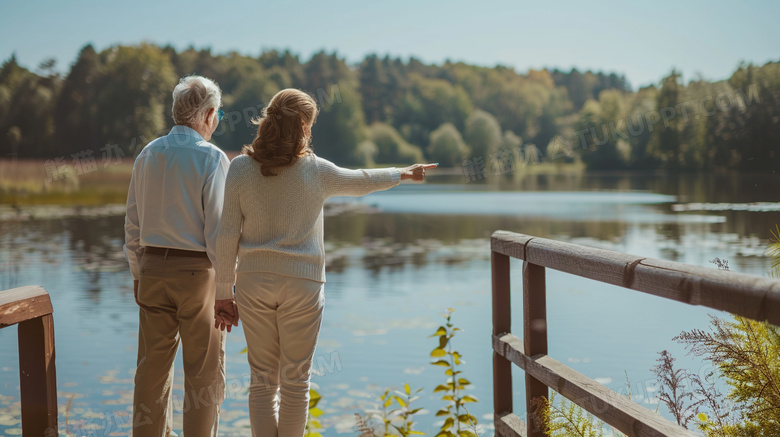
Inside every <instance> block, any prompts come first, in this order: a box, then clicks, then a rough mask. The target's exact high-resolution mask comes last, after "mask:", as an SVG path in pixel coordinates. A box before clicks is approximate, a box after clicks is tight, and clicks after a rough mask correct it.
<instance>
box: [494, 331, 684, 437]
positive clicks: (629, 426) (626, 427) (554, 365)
mask: <svg viewBox="0 0 780 437" xmlns="http://www.w3.org/2000/svg"><path fill="white" fill-rule="evenodd" d="M493 350H495V351H496V352H497V353H498V354H500V355H501V356H503V357H505V358H507V359H508V360H510V361H512V362H513V363H515V364H516V365H517V366H519V367H520V368H521V369H523V370H525V372H526V373H527V374H530V375H532V376H533V377H534V378H536V379H538V380H539V381H541V382H543V383H544V384H545V385H547V386H548V387H550V388H552V389H553V390H555V391H557V392H558V393H560V394H561V395H563V396H565V397H566V398H568V399H569V400H571V401H572V402H574V403H575V404H577V405H579V406H580V407H582V408H584V409H585V410H587V411H589V412H590V413H591V414H593V415H594V416H596V417H598V418H599V419H601V420H603V421H604V422H606V423H608V424H609V425H611V426H612V427H614V428H615V429H617V430H619V431H621V432H623V433H624V434H626V435H627V436H629V437H669V436H674V437H695V436H697V434H695V433H693V432H691V431H689V430H687V429H685V428H683V427H681V426H678V425H676V424H673V423H671V422H669V421H667V420H666V419H664V418H663V417H661V415H659V414H656V413H654V412H652V411H650V410H648V409H646V408H643V407H641V406H640V405H637V404H636V403H634V402H632V401H631V400H630V399H628V398H627V397H625V396H622V395H620V394H618V393H616V392H614V391H612V390H610V389H608V388H607V387H604V386H603V385H601V384H599V383H598V382H596V381H594V380H592V379H590V378H588V377H587V376H585V375H583V374H581V373H579V372H577V371H575V370H574V369H571V368H570V367H567V366H565V365H564V364H562V363H560V362H558V361H556V360H554V359H552V358H550V357H549V356H547V355H536V356H533V357H529V356H527V355H525V353H524V352H523V342H522V340H521V339H520V338H518V337H516V336H514V335H512V334H505V335H503V336H500V337H499V336H494V337H493Z"/></svg>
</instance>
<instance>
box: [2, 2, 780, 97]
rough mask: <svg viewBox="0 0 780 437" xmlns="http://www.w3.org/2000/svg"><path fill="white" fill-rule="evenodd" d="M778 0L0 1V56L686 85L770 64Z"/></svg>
mask: <svg viewBox="0 0 780 437" xmlns="http://www.w3.org/2000/svg"><path fill="white" fill-rule="evenodd" d="M779 16H780V1H777V0H771V1H770V0H764V1H758V0H743V1H739V2H737V1H719V0H709V1H700V0H675V1H667V0H660V1H653V2H637V1H596V0H592V1H581V0H580V1H568V0H566V1H559V2H554V1H548V2H540V1H536V2H531V1H521V0H514V1H494V2H489V1H473V0H471V1H460V0H450V1H425V0H397V1H394V2H392V3H391V2H378V1H377V2H374V1H370V0H358V1H352V0H350V1H284V2H282V1H274V2H269V1H253V2H244V1H224V0H223V1H217V0H212V1H200V0H193V1H190V2H173V1H169V0H134V1H123V2H116V1H107V0H68V1H59V0H16V1H10V0H0V58H1V59H8V57H9V56H10V55H11V54H12V53H14V52H16V54H17V57H18V59H19V61H20V63H22V64H23V65H25V66H27V67H28V68H33V69H34V68H36V67H37V65H38V64H39V63H40V61H41V60H43V59H45V58H50V57H53V58H55V59H57V61H58V70H60V71H63V70H67V68H68V66H69V65H70V64H71V63H72V62H73V61H74V59H75V57H76V54H77V53H78V51H79V49H80V48H81V47H82V46H84V45H85V44H86V43H92V44H93V45H94V46H95V48H96V49H98V50H102V49H104V48H106V47H108V46H110V45H112V44H117V43H119V44H135V43H139V42H142V41H150V42H154V43H158V44H167V43H170V44H172V45H173V46H174V47H176V48H178V49H183V48H186V47H187V46H189V45H194V46H195V47H197V48H203V47H211V48H212V50H213V51H215V52H227V51H231V50H235V51H238V52H240V53H243V54H248V55H257V54H259V53H260V51H261V50H262V49H269V48H276V49H285V48H288V49H290V50H292V51H293V52H295V53H298V54H300V55H301V56H302V57H303V58H304V59H308V57H309V56H310V55H311V54H312V53H314V52H316V51H318V50H320V49H325V50H327V51H333V50H336V51H337V52H338V53H339V54H340V55H342V56H344V57H346V58H347V60H348V61H350V62H357V61H359V60H360V59H362V58H363V56H364V55H366V54H368V53H378V54H382V55H383V54H390V55H393V56H401V57H403V58H407V57H408V56H415V57H417V58H420V59H422V60H423V61H426V62H437V63H439V62H442V61H444V60H445V59H451V60H455V61H464V62H468V63H473V64H478V65H485V66H494V65H496V64H502V65H506V66H511V67H514V68H515V69H517V70H518V71H520V72H525V71H526V70H528V69H529V68H543V67H550V68H552V67H559V68H563V69H569V68H571V67H572V66H575V67H577V68H579V69H581V70H585V69H596V70H605V71H614V72H617V73H622V74H625V75H626V76H627V78H628V79H629V81H630V82H631V84H632V85H633V86H634V87H635V88H636V87H637V86H641V85H646V84H649V83H653V82H658V81H659V80H660V79H661V78H662V77H663V76H664V75H666V74H667V73H668V72H669V71H670V70H671V69H672V68H673V67H675V68H677V69H678V70H679V71H682V72H683V75H684V78H686V79H690V78H692V77H693V76H694V75H695V74H697V73H698V74H701V75H702V76H704V77H705V78H707V79H711V80H718V79H724V78H726V77H728V76H729V75H730V74H731V72H732V71H734V69H735V68H736V66H737V65H738V64H739V62H740V61H747V62H753V63H755V64H764V63H765V62H767V61H770V60H780V26H778V25H777V18H778V17H779Z"/></svg>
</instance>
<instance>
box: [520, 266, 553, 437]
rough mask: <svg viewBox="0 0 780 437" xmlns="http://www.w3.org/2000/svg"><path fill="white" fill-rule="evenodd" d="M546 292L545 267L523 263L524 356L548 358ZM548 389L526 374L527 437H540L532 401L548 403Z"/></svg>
mask: <svg viewBox="0 0 780 437" xmlns="http://www.w3.org/2000/svg"><path fill="white" fill-rule="evenodd" d="M546 294H547V291H546V285H545V272H544V267H542V266H539V265H536V264H531V263H529V262H527V261H523V343H524V344H523V346H524V349H525V355H527V356H529V357H533V356H534V355H539V354H543V355H547V302H546V301H547V296H546ZM548 395H549V393H548V391H547V386H546V385H545V384H543V383H542V382H540V381H539V380H538V379H536V378H534V377H532V376H530V375H529V374H528V373H526V374H525V407H526V411H527V413H526V416H527V417H526V425H527V427H528V437H543V436H544V432H543V431H542V428H541V427H540V426H539V420H538V419H535V417H534V410H535V405H534V404H533V402H532V400H533V399H536V398H539V397H544V398H546V399H549V397H548Z"/></svg>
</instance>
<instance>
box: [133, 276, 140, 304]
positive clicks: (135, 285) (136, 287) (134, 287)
mask: <svg viewBox="0 0 780 437" xmlns="http://www.w3.org/2000/svg"><path fill="white" fill-rule="evenodd" d="M133 296H134V297H135V303H136V304H138V305H141V304H140V303H138V281H133Z"/></svg>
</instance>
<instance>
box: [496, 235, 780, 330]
mask: <svg viewBox="0 0 780 437" xmlns="http://www.w3.org/2000/svg"><path fill="white" fill-rule="evenodd" d="M491 247H492V249H493V250H494V251H496V252H499V253H501V254H504V255H509V256H511V257H514V258H518V259H522V260H525V261H528V262H530V263H533V264H537V265H540V266H542V267H546V268H551V269H554V270H558V271H561V272H564V273H569V274H573V275H578V276H581V277H584V278H588V279H593V280H597V281H601V282H605V283H608V284H612V285H617V286H621V287H625V288H630V289H632V290H636V291H641V292H644V293H648V294H652V295H654V296H659V297H663V298H667V299H671V300H676V301H679V302H685V303H688V304H690V305H701V306H705V307H708V308H712V309H716V310H721V311H727V312H729V313H732V314H736V315H740V316H743V317H748V318H751V319H754V320H759V321H767V322H769V323H772V324H774V325H780V280H777V279H771V278H762V277H758V276H752V275H745V274H741V273H737V272H726V271H719V270H717V269H715V268H705V267H698V266H691V265H687V264H682V263H676V262H671V261H663V260H658V259H653V258H641V257H637V256H634V255H628V254H624V253H619V252H613V251H609V250H604V249H598V248H591V247H585V246H581V245H578V244H572V243H565V242H561V241H555V240H549V239H546V238H537V237H531V236H528V235H521V234H515V233H512V232H507V231H496V232H495V233H493V238H492V239H491Z"/></svg>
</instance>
